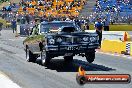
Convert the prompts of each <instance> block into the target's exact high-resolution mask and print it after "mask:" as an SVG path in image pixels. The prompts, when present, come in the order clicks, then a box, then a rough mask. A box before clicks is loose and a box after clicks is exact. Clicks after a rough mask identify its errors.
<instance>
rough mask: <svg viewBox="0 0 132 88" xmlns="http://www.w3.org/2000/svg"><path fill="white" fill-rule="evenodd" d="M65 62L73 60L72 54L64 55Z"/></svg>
mask: <svg viewBox="0 0 132 88" xmlns="http://www.w3.org/2000/svg"><path fill="white" fill-rule="evenodd" d="M64 60H65V62H72V61H73V56H64Z"/></svg>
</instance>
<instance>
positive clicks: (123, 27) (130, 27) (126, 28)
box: [89, 24, 132, 31]
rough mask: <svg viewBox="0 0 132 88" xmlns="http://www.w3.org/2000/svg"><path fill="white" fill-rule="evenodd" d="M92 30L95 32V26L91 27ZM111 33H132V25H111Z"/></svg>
mask: <svg viewBox="0 0 132 88" xmlns="http://www.w3.org/2000/svg"><path fill="white" fill-rule="evenodd" d="M89 27H90V30H94V29H95V28H94V25H92V24H91V25H89ZM109 29H110V31H132V24H130V25H128V24H113V25H109Z"/></svg>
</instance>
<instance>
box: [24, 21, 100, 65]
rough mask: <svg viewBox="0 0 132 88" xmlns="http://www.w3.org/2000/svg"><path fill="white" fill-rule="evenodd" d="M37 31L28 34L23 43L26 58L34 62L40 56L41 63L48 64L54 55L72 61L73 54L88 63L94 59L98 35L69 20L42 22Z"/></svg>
mask: <svg viewBox="0 0 132 88" xmlns="http://www.w3.org/2000/svg"><path fill="white" fill-rule="evenodd" d="M38 29H39V30H38V33H36V34H32V35H30V36H28V37H27V38H26V39H25V40H24V42H23V44H24V46H25V51H26V58H27V61H29V62H35V61H36V59H37V58H38V57H41V61H42V64H43V65H44V64H45V65H46V64H49V62H50V60H51V59H52V58H54V57H58V56H64V60H65V61H73V56H75V55H82V56H85V57H86V59H87V61H88V62H89V63H92V62H93V61H94V59H95V49H97V48H98V46H99V43H98V39H99V38H98V35H97V34H96V33H88V32H83V31H82V30H81V29H80V27H79V26H78V25H76V24H75V23H74V22H71V21H52V22H42V23H40V25H39V28H38Z"/></svg>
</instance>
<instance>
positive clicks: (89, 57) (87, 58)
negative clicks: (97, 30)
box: [85, 52, 95, 63]
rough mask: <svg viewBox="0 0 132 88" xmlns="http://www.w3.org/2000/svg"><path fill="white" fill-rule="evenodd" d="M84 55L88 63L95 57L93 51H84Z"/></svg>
mask: <svg viewBox="0 0 132 88" xmlns="http://www.w3.org/2000/svg"><path fill="white" fill-rule="evenodd" d="M85 57H86V60H87V61H88V62H89V63H92V62H93V61H94V59H95V52H87V53H85Z"/></svg>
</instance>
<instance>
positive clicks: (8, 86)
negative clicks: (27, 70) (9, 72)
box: [0, 72, 21, 88]
mask: <svg viewBox="0 0 132 88" xmlns="http://www.w3.org/2000/svg"><path fill="white" fill-rule="evenodd" d="M0 87H2V88H21V87H20V86H18V85H17V84H16V83H14V82H13V81H11V80H10V79H9V77H8V76H6V75H5V74H4V73H2V72H0Z"/></svg>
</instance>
